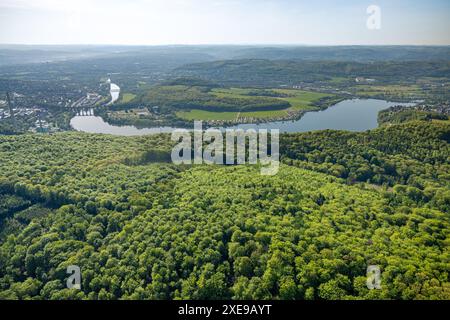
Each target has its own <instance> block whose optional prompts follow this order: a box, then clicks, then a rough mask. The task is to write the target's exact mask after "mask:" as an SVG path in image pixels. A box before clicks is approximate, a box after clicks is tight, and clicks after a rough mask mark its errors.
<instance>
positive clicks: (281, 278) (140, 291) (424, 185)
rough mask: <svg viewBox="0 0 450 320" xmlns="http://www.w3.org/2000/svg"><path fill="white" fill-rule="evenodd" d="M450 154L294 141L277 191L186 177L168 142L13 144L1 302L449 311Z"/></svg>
mask: <svg viewBox="0 0 450 320" xmlns="http://www.w3.org/2000/svg"><path fill="white" fill-rule="evenodd" d="M449 140H450V124H449V123H448V122H425V121H423V122H408V123H404V124H400V125H394V126H389V127H382V128H380V129H377V130H374V131H370V132H365V133H348V132H339V131H323V132H313V133H304V134H289V135H283V136H282V139H281V152H282V159H283V165H282V167H281V170H280V172H279V174H278V175H276V176H273V177H266V176H261V175H260V174H259V170H258V168H257V167H254V166H226V167H224V166H206V165H201V166H175V165H173V164H171V163H170V161H169V158H168V157H169V154H170V150H171V142H170V136H168V135H156V136H143V137H128V138H127V137H113V136H107V135H91V134H83V133H58V134H54V135H31V134H26V135H20V136H0V159H1V161H0V172H1V174H0V204H1V205H0V299H181V298H183V299H229V298H231V299H270V298H273V299H450V279H449V272H450V251H449V244H450V243H449V238H448V237H449V233H450V220H449V215H448V213H449V211H450V188H449V186H450V184H449V180H450V165H449V163H450V152H449V151H450V149H449ZM69 265H78V266H80V267H81V271H82V288H81V290H80V291H77V290H73V289H72V290H69V289H66V287H65V281H66V278H67V274H66V268H67V266H69ZM368 265H378V266H380V268H381V271H382V289H381V290H368V289H367V287H366V268H367V266H368Z"/></svg>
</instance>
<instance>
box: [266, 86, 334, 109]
mask: <svg viewBox="0 0 450 320" xmlns="http://www.w3.org/2000/svg"><path fill="white" fill-rule="evenodd" d="M274 91H275V92H278V93H282V94H286V95H289V96H290V97H288V98H280V99H282V100H285V101H287V102H289V103H290V104H291V106H292V108H293V109H294V110H316V109H317V108H316V107H314V106H313V105H312V103H313V102H315V101H318V100H320V99H322V98H325V97H327V96H329V95H327V94H324V93H319V92H310V91H302V90H291V89H275V90H274Z"/></svg>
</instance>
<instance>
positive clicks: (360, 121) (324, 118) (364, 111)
mask: <svg viewBox="0 0 450 320" xmlns="http://www.w3.org/2000/svg"><path fill="white" fill-rule="evenodd" d="M395 105H405V106H410V105H414V104H411V103H396V102H388V101H384V100H375V99H367V100H362V99H353V100H345V101H342V102H340V103H338V104H336V105H334V106H332V107H330V108H328V109H326V110H324V111H314V112H308V113H306V114H305V115H304V116H303V117H302V118H301V119H299V120H295V121H279V122H267V123H262V124H240V125H236V126H232V127H227V129H269V130H270V129H279V130H280V132H289V133H294V132H308V131H316V130H325V129H333V130H347V131H357V132H358V131H366V130H370V129H375V128H377V127H378V122H377V120H378V113H379V112H380V111H381V110H385V109H387V108H389V107H392V106H395ZM70 124H71V125H72V127H73V128H74V129H75V130H77V131H83V132H89V133H104V134H113V135H122V136H136V135H146V134H157V133H170V132H172V131H173V130H175V129H177V128H173V127H161V128H145V129H138V128H136V127H134V126H115V125H111V124H108V123H106V122H105V121H104V120H103V119H102V118H101V117H95V116H76V117H74V118H73V119H72V120H71V122H70Z"/></svg>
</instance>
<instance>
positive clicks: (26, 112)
mask: <svg viewBox="0 0 450 320" xmlns="http://www.w3.org/2000/svg"><path fill="white" fill-rule="evenodd" d="M41 111H42V110H41V109H39V108H36V107H33V108H14V109H13V113H14V116H15V117H29V116H33V115H36V114H39V112H41ZM10 117H11V112H10V110H9V108H6V107H4V108H2V109H0V120H1V119H8V118H10Z"/></svg>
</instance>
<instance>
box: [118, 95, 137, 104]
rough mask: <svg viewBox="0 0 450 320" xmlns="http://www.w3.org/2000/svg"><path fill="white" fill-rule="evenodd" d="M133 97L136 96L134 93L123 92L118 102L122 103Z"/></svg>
mask: <svg viewBox="0 0 450 320" xmlns="http://www.w3.org/2000/svg"><path fill="white" fill-rule="evenodd" d="M134 98H136V95H135V94H132V93H124V94H123V95H122V98H121V99H120V102H122V103H128V102H130V101H132V100H133V99H134Z"/></svg>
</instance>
